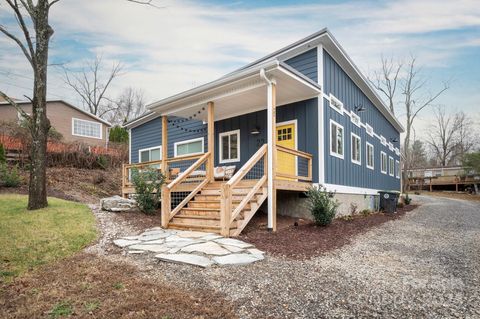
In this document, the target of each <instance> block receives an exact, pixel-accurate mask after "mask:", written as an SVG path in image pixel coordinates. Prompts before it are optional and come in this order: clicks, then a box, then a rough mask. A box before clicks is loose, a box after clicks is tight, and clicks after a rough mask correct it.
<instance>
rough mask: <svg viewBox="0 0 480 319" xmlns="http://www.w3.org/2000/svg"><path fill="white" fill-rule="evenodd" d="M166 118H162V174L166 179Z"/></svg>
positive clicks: (164, 116)
mask: <svg viewBox="0 0 480 319" xmlns="http://www.w3.org/2000/svg"><path fill="white" fill-rule="evenodd" d="M167 160H168V118H167V116H166V115H163V116H162V174H163V175H165V178H167V179H168V162H167Z"/></svg>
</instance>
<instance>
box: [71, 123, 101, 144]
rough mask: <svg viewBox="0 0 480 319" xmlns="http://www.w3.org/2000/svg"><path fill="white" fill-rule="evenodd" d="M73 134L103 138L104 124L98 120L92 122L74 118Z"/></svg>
mask: <svg viewBox="0 0 480 319" xmlns="http://www.w3.org/2000/svg"><path fill="white" fill-rule="evenodd" d="M72 123H73V125H72V135H75V136H82V137H91V138H98V139H101V138H102V124H101V123H98V122H92V121H87V120H81V119H76V118H73V119H72Z"/></svg>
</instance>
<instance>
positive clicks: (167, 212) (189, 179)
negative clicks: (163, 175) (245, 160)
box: [162, 152, 211, 228]
mask: <svg viewBox="0 0 480 319" xmlns="http://www.w3.org/2000/svg"><path fill="white" fill-rule="evenodd" d="M210 157H211V154H210V153H209V152H208V153H205V154H203V155H201V156H200V157H199V158H198V159H197V161H196V162H195V163H193V164H192V165H191V166H190V167H188V168H187V169H186V170H185V171H183V172H181V173H180V174H179V175H178V176H177V177H176V178H175V179H174V180H172V181H171V182H170V183H169V184H168V185H164V186H163V187H162V227H164V228H166V227H167V226H168V223H169V222H170V220H171V219H172V218H173V217H174V216H175V215H176V214H177V213H178V212H179V211H180V210H181V209H182V208H183V207H184V206H185V205H186V204H187V203H188V202H189V201H190V200H191V199H192V198H193V197H194V196H195V195H196V194H197V193H198V192H199V191H200V190H201V189H202V188H203V187H204V186H205V185H207V184H208V182H209V179H208V178H207V176H208V174H207V172H206V171H207V169H208V166H207V165H206V163H207V161H208V160H210ZM189 159H191V157H190V158H189ZM182 160H185V158H183V159H181V158H176V159H172V160H171V161H170V162H169V164H170V163H173V162H179V161H182ZM202 165H204V166H205V170H203V172H205V174H198V175H193V173H194V172H195V171H196V170H198V168H200V166H202ZM195 182H199V184H198V185H197V186H196V187H195V188H194V189H193V190H192V191H190V193H189V194H188V195H187V196H186V197H185V198H183V200H182V201H181V202H180V203H179V204H178V205H176V206H175V207H174V208H173V209H172V193H173V192H175V191H176V189H177V188H178V187H179V186H180V185H182V184H185V183H189V184H191V183H195Z"/></svg>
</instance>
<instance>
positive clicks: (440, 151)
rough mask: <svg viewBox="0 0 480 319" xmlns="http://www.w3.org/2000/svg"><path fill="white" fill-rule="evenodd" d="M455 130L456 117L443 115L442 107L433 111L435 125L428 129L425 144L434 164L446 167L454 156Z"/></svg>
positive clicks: (455, 144)
mask: <svg viewBox="0 0 480 319" xmlns="http://www.w3.org/2000/svg"><path fill="white" fill-rule="evenodd" d="M457 128H458V123H457V118H456V116H454V115H449V114H445V108H444V107H437V108H436V109H435V123H434V124H431V125H430V126H429V128H428V132H427V136H428V138H427V143H428V144H429V145H430V147H431V148H432V151H433V153H434V155H435V159H436V162H437V163H438V164H439V165H441V166H447V164H448V163H449V162H450V160H451V159H452V158H453V157H454V156H455V149H456V148H457V139H456V133H457Z"/></svg>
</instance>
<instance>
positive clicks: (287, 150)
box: [277, 145, 313, 159]
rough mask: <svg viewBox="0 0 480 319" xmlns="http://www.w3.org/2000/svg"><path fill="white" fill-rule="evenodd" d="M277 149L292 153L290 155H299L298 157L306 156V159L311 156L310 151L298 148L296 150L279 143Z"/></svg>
mask: <svg viewBox="0 0 480 319" xmlns="http://www.w3.org/2000/svg"><path fill="white" fill-rule="evenodd" d="M277 150H278V151H281V152H285V153H289V154H292V155H297V156H300V157H304V158H307V159H311V158H313V155H312V154H310V153H306V152H303V151H299V150H296V149H293V148H288V147H285V146H281V145H277Z"/></svg>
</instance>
